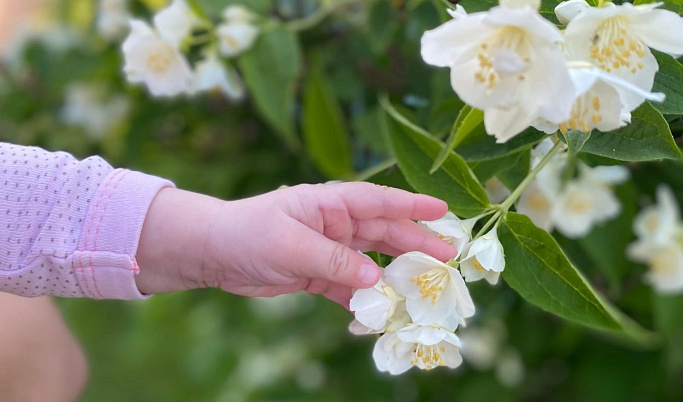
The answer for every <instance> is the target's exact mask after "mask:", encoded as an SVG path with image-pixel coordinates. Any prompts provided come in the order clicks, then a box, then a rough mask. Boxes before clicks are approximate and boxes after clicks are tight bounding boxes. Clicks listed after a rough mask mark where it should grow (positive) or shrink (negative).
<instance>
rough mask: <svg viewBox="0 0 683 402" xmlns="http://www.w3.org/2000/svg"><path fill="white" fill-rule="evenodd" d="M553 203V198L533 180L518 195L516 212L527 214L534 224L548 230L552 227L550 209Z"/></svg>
mask: <svg viewBox="0 0 683 402" xmlns="http://www.w3.org/2000/svg"><path fill="white" fill-rule="evenodd" d="M554 203H555V200H554V199H553V198H551V197H549V196H548V195H546V194H545V193H544V192H543V191H541V189H540V188H539V187H538V184H537V183H536V181H534V182H532V183H531V184H529V186H527V188H525V189H524V192H523V193H522V196H521V197H519V203H518V204H517V212H519V213H520V214H524V215H526V216H528V217H529V219H531V221H532V222H533V223H534V225H536V226H538V227H539V228H541V229H543V230H545V231H547V232H549V231H551V230H552V228H553V220H552V209H553V205H554Z"/></svg>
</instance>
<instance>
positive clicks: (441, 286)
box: [385, 252, 474, 325]
mask: <svg viewBox="0 0 683 402" xmlns="http://www.w3.org/2000/svg"><path fill="white" fill-rule="evenodd" d="M385 276H386V279H385V280H386V282H387V283H388V284H389V285H391V286H392V287H393V288H394V289H396V291H397V292H398V293H399V294H400V295H402V296H404V297H405V298H406V308H407V310H408V313H409V314H410V316H411V318H412V319H413V322H415V323H420V324H425V325H430V324H437V323H440V322H442V321H443V320H444V319H445V318H446V317H449V316H450V315H451V314H453V311H455V312H456V313H457V316H458V317H459V318H460V319H465V318H468V317H471V316H472V315H474V303H473V302H472V298H471V297H470V294H469V291H468V289H467V286H465V282H464V281H463V279H462V276H461V275H460V272H458V270H457V269H454V268H453V267H450V266H448V265H446V264H444V263H442V262H441V261H439V260H437V259H435V258H433V257H430V256H428V255H426V254H423V253H420V252H410V253H406V254H403V255H400V256H398V257H397V258H396V259H395V260H394V261H393V262H392V263H391V264H389V265H388V266H387V267H386V269H385Z"/></svg>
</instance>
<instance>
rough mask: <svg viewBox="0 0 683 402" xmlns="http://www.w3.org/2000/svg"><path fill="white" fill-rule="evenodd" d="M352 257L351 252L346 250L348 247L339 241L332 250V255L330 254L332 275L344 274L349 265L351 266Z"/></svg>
mask: <svg viewBox="0 0 683 402" xmlns="http://www.w3.org/2000/svg"><path fill="white" fill-rule="evenodd" d="M349 262H350V258H349V253H347V252H346V247H344V245H343V244H341V243H338V244H337V245H336V246H335V247H334V249H333V250H332V255H331V256H330V264H329V269H330V277H331V278H339V277H341V276H343V275H344V273H345V271H346V269H347V267H348V266H349Z"/></svg>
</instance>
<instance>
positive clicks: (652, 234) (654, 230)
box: [633, 185, 680, 244]
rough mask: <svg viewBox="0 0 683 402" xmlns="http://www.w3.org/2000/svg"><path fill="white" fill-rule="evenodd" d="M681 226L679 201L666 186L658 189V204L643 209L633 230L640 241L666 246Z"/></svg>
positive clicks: (635, 221)
mask: <svg viewBox="0 0 683 402" xmlns="http://www.w3.org/2000/svg"><path fill="white" fill-rule="evenodd" d="M679 225H680V210H679V206H678V201H677V200H676V197H674V195H673V192H672V191H671V189H670V188H669V187H667V186H665V185H660V186H659V187H657V204H655V205H651V206H648V207H647V208H645V209H643V210H642V211H641V212H640V213H639V214H638V216H637V217H636V219H635V220H634V221H633V230H634V232H635V233H636V235H637V236H638V238H639V239H640V240H643V241H646V242H650V243H654V244H665V243H667V242H670V241H671V239H673V238H674V236H675V235H676V230H677V228H678V226H679Z"/></svg>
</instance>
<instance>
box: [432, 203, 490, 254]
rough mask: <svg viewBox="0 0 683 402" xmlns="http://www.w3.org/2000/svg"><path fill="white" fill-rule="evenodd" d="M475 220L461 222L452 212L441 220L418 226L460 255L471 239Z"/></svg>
mask: <svg viewBox="0 0 683 402" xmlns="http://www.w3.org/2000/svg"><path fill="white" fill-rule="evenodd" d="M477 220H478V218H471V219H465V220H461V219H460V218H458V217H457V216H455V214H453V213H452V212H447V213H446V216H444V217H443V218H441V219H438V220H435V221H428V222H420V225H421V226H422V227H424V228H426V229H428V230H429V231H431V232H432V233H434V234H436V235H438V236H439V237H440V238H441V239H442V240H444V241H445V242H447V243H449V244H451V245H452V246H453V247H455V249H456V250H457V251H458V255H460V253H461V252H462V250H463V249H464V248H465V245H467V243H469V241H470V238H471V237H472V228H473V227H474V224H475V223H477Z"/></svg>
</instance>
